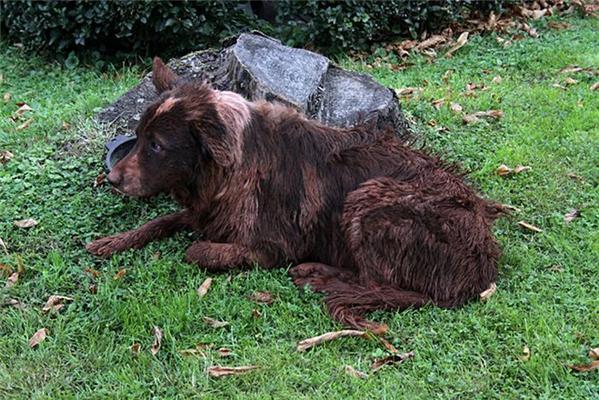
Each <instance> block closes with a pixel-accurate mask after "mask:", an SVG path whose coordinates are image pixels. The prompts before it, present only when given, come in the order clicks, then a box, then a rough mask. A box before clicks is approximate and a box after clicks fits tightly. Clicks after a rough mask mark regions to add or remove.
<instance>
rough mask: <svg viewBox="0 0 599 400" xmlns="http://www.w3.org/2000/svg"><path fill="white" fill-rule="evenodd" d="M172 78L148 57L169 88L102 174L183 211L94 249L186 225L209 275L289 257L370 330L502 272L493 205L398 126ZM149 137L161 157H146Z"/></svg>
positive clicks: (475, 288)
mask: <svg viewBox="0 0 599 400" xmlns="http://www.w3.org/2000/svg"><path fill="white" fill-rule="evenodd" d="M176 79H177V77H176V75H174V73H172V71H170V70H169V69H168V68H167V67H166V66H164V64H162V62H161V61H159V60H158V61H156V62H155V64H154V81H155V84H156V86H157V88H158V89H159V91H163V92H164V93H163V94H162V95H161V97H160V99H159V100H158V101H157V102H156V103H155V104H154V105H152V106H150V107H149V109H148V110H147V111H146V113H145V115H144V117H143V118H142V121H141V123H140V126H139V128H138V132H137V133H138V137H139V140H138V143H137V145H136V147H135V148H134V149H133V151H132V153H130V154H129V155H128V156H127V157H126V158H125V159H123V160H122V161H121V162H119V164H118V165H117V166H116V167H115V169H114V170H113V172H111V174H110V176H109V179H110V180H111V182H112V183H113V184H114V185H115V186H116V187H117V188H118V189H120V190H121V191H123V192H125V193H127V194H130V195H134V196H149V195H153V194H156V193H158V192H163V191H167V192H170V193H171V194H172V195H173V197H174V198H175V199H176V200H177V201H178V202H179V203H180V204H181V205H182V206H183V207H184V210H183V211H182V212H180V213H177V214H172V215H170V216H166V217H162V218H161V219H157V220H154V221H151V222H149V223H148V224H146V225H144V226H142V227H141V228H139V229H137V230H134V231H130V232H125V233H122V234H119V235H115V236H111V237H107V238H103V239H100V240H97V241H95V242H92V243H90V245H88V249H89V250H90V251H91V252H92V253H95V254H99V255H104V256H106V255H110V254H112V253H114V252H116V251H120V250H124V249H127V248H131V247H141V246H143V245H144V244H146V243H147V242H149V241H150V240H155V239H158V238H161V237H165V236H168V235H170V234H173V233H174V232H176V231H178V230H181V229H185V228H187V229H193V230H195V231H198V232H199V233H201V234H202V235H203V240H201V241H197V242H195V243H194V244H192V245H191V247H190V248H189V249H188V250H187V260H188V261H189V262H192V263H197V264H198V265H200V266H202V267H205V268H208V269H210V270H227V269H230V268H235V267H240V266H243V265H248V264H252V263H258V264H259V265H260V266H262V267H265V268H274V267H281V266H284V265H286V263H289V262H290V263H293V264H294V265H295V266H294V267H293V268H292V269H291V270H290V275H291V276H292V277H293V280H294V282H295V283H296V284H297V285H298V286H303V285H306V284H309V285H310V286H311V287H312V288H313V289H314V290H316V291H320V292H324V293H326V298H325V301H326V303H327V306H328V309H329V311H330V314H331V315H332V317H333V318H335V319H337V320H339V321H341V322H343V323H345V324H347V325H349V326H353V327H359V328H370V329H374V330H381V329H383V328H381V326H380V325H377V324H374V323H371V322H368V321H366V320H364V319H363V316H364V314H365V313H367V312H370V311H373V310H378V309H388V310H395V309H404V308H407V307H418V306H423V305H425V304H428V303H432V304H435V305H438V306H441V307H454V306H459V305H461V304H463V303H464V302H466V301H467V300H468V299H471V298H473V297H476V296H478V294H479V293H480V292H482V291H484V290H485V289H487V288H488V287H489V285H490V284H491V283H493V282H494V281H495V280H496V277H497V269H496V266H497V260H498V257H499V248H498V245H497V243H496V241H495V239H494V238H493V235H492V234H491V225H492V223H493V220H494V219H496V217H497V216H498V215H499V214H500V212H501V209H500V207H499V206H497V204H495V203H492V202H489V201H487V200H484V199H482V198H481V197H479V196H478V195H477V194H476V193H475V192H474V191H473V190H472V189H471V188H470V187H468V186H467V185H466V184H465V183H464V181H463V179H462V177H461V176H460V175H459V174H456V173H455V172H454V171H453V170H452V169H451V168H449V167H447V166H445V165H444V164H443V163H442V162H440V161H439V160H438V159H436V158H433V157H431V156H428V155H426V154H424V153H422V152H419V151H416V150H413V149H410V148H408V147H406V146H405V145H403V144H402V143H401V142H400V141H399V140H398V139H397V138H396V136H395V135H394V134H393V133H392V132H387V131H381V130H375V129H373V128H371V127H368V126H360V127H356V128H352V129H337V128H331V127H327V126H324V125H322V124H320V123H319V122H317V121H313V120H309V119H307V118H306V117H305V116H304V115H302V114H300V113H298V112H297V111H295V110H293V109H291V108H288V107H285V106H282V105H278V104H270V103H267V102H256V103H249V102H245V101H244V100H243V99H241V98H240V97H238V96H237V97H236V95H234V94H231V93H227V94H224V95H223V94H221V93H219V92H217V91H215V90H213V89H211V88H210V87H209V86H207V85H203V84H202V85H200V84H196V83H183V84H178V85H176V86H174V85H175V81H176ZM173 99H176V101H174V100H173ZM164 102H169V103H168V105H167V106H164ZM231 107H232V108H231ZM157 110H160V112H157ZM223 110H225V111H223ZM156 140H157V141H159V142H160V143H162V144H164V150H163V151H164V153H160V154H153V153H152V150H151V149H150V148H149V146H150V143H151V142H152V141H156ZM383 330H384V329H383Z"/></svg>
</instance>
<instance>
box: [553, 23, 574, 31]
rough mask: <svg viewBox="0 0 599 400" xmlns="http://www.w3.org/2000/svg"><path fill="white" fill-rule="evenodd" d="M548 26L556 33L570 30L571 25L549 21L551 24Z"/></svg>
mask: <svg viewBox="0 0 599 400" xmlns="http://www.w3.org/2000/svg"><path fill="white" fill-rule="evenodd" d="M547 26H548V27H549V28H551V29H553V30H556V31H561V30H563V29H568V28H570V24H568V23H567V22H557V21H549V23H547Z"/></svg>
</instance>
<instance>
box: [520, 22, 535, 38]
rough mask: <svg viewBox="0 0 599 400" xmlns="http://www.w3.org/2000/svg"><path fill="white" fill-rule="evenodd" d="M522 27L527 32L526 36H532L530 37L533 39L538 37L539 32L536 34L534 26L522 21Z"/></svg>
mask: <svg viewBox="0 0 599 400" xmlns="http://www.w3.org/2000/svg"><path fill="white" fill-rule="evenodd" d="M522 29H523V30H524V31H525V32H526V33H528V36H530V37H532V38H535V39H536V38H538V37H539V34H538V32H537V30H536V29H535V28H533V27H532V26H530V25H528V24H525V23H523V24H522Z"/></svg>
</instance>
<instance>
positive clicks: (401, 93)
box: [395, 87, 423, 97]
mask: <svg viewBox="0 0 599 400" xmlns="http://www.w3.org/2000/svg"><path fill="white" fill-rule="evenodd" d="M422 90H423V89H422V88H417V87H406V88H401V89H395V94H396V95H397V96H398V97H411V96H413V95H415V94H417V93H420V92H422Z"/></svg>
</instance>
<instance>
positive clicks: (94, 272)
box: [84, 267, 101, 279]
mask: <svg viewBox="0 0 599 400" xmlns="http://www.w3.org/2000/svg"><path fill="white" fill-rule="evenodd" d="M84 272H86V273H88V274H90V275H91V276H92V277H93V278H94V279H96V278H98V277H99V276H100V275H101V272H100V271H97V270H95V269H93V268H89V267H88V268H86V269H85V271H84Z"/></svg>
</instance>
